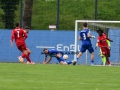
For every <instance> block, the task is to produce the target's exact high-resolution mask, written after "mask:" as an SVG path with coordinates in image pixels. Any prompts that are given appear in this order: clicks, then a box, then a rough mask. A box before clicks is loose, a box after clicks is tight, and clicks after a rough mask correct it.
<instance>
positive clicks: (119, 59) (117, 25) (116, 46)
mask: <svg viewBox="0 0 120 90" xmlns="http://www.w3.org/2000/svg"><path fill="white" fill-rule="evenodd" d="M83 22H87V23H88V28H89V29H90V32H91V35H93V36H95V37H96V38H95V39H91V41H92V45H93V48H95V46H96V42H97V36H98V34H97V33H96V30H97V29H98V28H102V29H103V30H104V32H105V33H106V34H107V35H108V37H109V38H110V39H112V40H113V42H112V43H111V57H110V61H111V62H112V63H113V64H119V63H120V21H98V20H75V54H74V59H76V57H77V54H78V52H79V47H78V45H79V46H81V41H78V34H79V32H78V31H79V30H81V29H82V23H83ZM94 52H95V64H101V63H102V62H101V60H100V59H101V57H98V53H99V49H98V50H94ZM78 62H79V63H81V64H86V65H87V64H89V63H90V54H88V51H86V53H85V54H84V55H82V56H81V57H80V59H79V60H78Z"/></svg>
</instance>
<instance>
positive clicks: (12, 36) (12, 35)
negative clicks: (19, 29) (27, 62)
mask: <svg viewBox="0 0 120 90" xmlns="http://www.w3.org/2000/svg"><path fill="white" fill-rule="evenodd" d="M13 40H14V31H13V30H12V33H11V38H10V44H11V46H13Z"/></svg>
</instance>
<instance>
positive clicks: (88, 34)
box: [87, 33, 95, 38]
mask: <svg viewBox="0 0 120 90" xmlns="http://www.w3.org/2000/svg"><path fill="white" fill-rule="evenodd" d="M87 36H88V37H89V38H95V36H92V35H90V33H87Z"/></svg>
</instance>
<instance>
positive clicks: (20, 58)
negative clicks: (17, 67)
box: [17, 46, 26, 63]
mask: <svg viewBox="0 0 120 90" xmlns="http://www.w3.org/2000/svg"><path fill="white" fill-rule="evenodd" d="M17 48H18V50H20V51H21V52H22V55H21V56H19V57H18V59H19V61H20V62H21V63H24V58H25V57H26V54H25V53H23V50H22V46H17Z"/></svg>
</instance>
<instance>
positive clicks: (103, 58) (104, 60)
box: [102, 56, 106, 65]
mask: <svg viewBox="0 0 120 90" xmlns="http://www.w3.org/2000/svg"><path fill="white" fill-rule="evenodd" d="M102 62H103V65H105V63H106V57H104V56H103V57H102Z"/></svg>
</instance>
